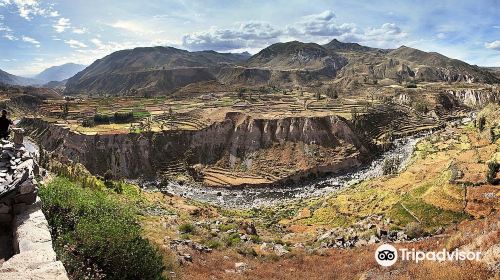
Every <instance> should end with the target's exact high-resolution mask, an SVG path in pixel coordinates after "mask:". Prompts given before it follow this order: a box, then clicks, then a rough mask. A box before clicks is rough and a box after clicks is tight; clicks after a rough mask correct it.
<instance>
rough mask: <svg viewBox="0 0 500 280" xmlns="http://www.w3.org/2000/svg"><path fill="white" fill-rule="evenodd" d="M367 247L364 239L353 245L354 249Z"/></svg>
mask: <svg viewBox="0 0 500 280" xmlns="http://www.w3.org/2000/svg"><path fill="white" fill-rule="evenodd" d="M366 245H368V241H366V240H364V239H360V240H358V241H356V243H355V244H354V246H355V247H362V246H366Z"/></svg>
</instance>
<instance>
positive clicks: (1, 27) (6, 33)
mask: <svg viewBox="0 0 500 280" xmlns="http://www.w3.org/2000/svg"><path fill="white" fill-rule="evenodd" d="M0 33H1V34H2V36H3V37H4V38H5V39H7V40H10V41H15V40H17V39H18V38H17V37H16V36H14V34H13V32H12V29H10V27H8V26H7V25H5V24H3V22H0Z"/></svg>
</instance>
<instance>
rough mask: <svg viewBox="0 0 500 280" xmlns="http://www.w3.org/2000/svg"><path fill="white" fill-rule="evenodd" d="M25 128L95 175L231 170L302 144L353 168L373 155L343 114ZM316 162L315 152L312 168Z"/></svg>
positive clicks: (29, 122) (30, 124) (30, 123)
mask: <svg viewBox="0 0 500 280" xmlns="http://www.w3.org/2000/svg"><path fill="white" fill-rule="evenodd" d="M21 125H22V126H24V127H25V128H26V129H27V131H28V133H29V135H30V136H31V137H32V138H34V139H35V140H36V141H37V142H38V143H39V144H40V145H41V146H42V147H43V148H44V149H45V150H47V151H49V152H50V151H57V154H58V155H60V157H61V159H62V160H63V161H64V160H65V159H67V160H72V161H77V162H80V163H82V164H84V165H85V166H86V167H87V169H88V170H89V171H90V172H92V173H94V174H103V173H104V172H106V171H107V170H108V169H109V170H111V171H113V173H114V174H116V175H117V176H120V177H127V178H137V177H143V176H144V177H149V176H154V175H155V174H156V172H157V171H159V170H161V169H162V168H165V167H168V166H169V165H173V164H176V163H179V162H184V163H186V164H189V165H193V164H198V163H199V164H203V165H215V164H217V163H218V162H219V161H221V160H222V159H223V158H224V157H225V158H229V159H230V162H229V163H228V166H227V167H228V168H232V167H234V163H235V162H237V161H244V160H245V158H247V157H248V156H251V155H255V154H256V153H258V152H260V151H263V150H266V149H271V148H273V147H281V146H284V145H288V144H293V145H295V144H300V145H301V147H305V148H303V150H304V149H306V150H307V149H308V147H312V146H314V147H318V149H319V150H321V149H323V150H322V151H327V154H326V155H322V157H324V158H326V160H325V162H328V159H329V158H333V157H337V158H341V159H342V158H348V157H350V158H351V159H350V162H351V163H352V165H359V164H361V161H362V160H363V159H364V158H366V157H368V156H369V151H368V149H367V148H365V146H363V144H362V143H361V142H360V140H359V139H358V137H357V135H356V134H355V133H354V132H353V130H351V127H350V124H349V122H348V121H347V120H345V119H344V118H342V117H338V116H325V117H288V118H281V119H259V118H252V117H250V116H247V115H244V114H241V113H228V114H227V115H226V117H225V119H224V121H222V122H216V123H213V124H212V125H210V126H208V127H206V128H204V129H201V130H197V131H192V130H180V131H163V132H148V133H140V134H138V133H132V134H112V135H85V134H80V133H77V132H74V131H71V130H69V129H68V128H66V127H64V126H59V125H56V124H51V123H48V122H46V121H43V120H41V119H24V120H23V121H22V122H21ZM352 158H355V159H356V160H352ZM277 160H281V159H277ZM308 160H309V159H308ZM314 160H315V159H314V154H312V155H311V159H310V160H309V161H312V162H313V163H312V165H314ZM309 165H311V164H309ZM342 166H343V167H344V168H348V167H349V166H344V165H342ZM308 167H309V166H308Z"/></svg>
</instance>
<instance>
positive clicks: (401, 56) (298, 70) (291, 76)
mask: <svg viewBox="0 0 500 280" xmlns="http://www.w3.org/2000/svg"><path fill="white" fill-rule="evenodd" d="M378 80H392V82H393V83H403V82H408V81H424V82H451V83H456V82H458V83H460V82H466V83H476V82H481V83H498V82H500V80H499V79H498V77H496V76H495V75H494V74H493V73H492V71H489V70H487V69H485V68H480V67H478V66H474V65H470V64H467V63H465V62H463V61H460V60H457V59H451V58H448V57H446V56H444V55H442V54H438V53H433V52H424V51H420V50H417V49H413V48H409V47H405V46H402V47H400V48H397V49H378V48H370V47H366V46H362V45H360V44H357V43H343V42H340V41H338V40H332V41H331V42H329V43H327V44H324V45H318V44H315V43H302V42H298V41H293V42H286V43H277V44H273V45H271V46H269V47H267V48H265V49H263V50H261V51H260V52H259V53H257V54H255V55H254V56H251V57H249V54H248V53H242V54H233V53H218V52H215V51H199V52H189V51H186V50H181V49H176V48H171V47H150V48H135V49H131V50H122V51H117V52H114V53H112V54H110V55H108V56H106V57H104V58H102V59H98V60H96V61H95V62H94V63H92V65H90V66H89V67H87V68H86V69H84V70H83V71H81V72H79V73H78V74H76V75H75V76H73V77H71V78H70V79H69V80H68V82H67V83H66V91H65V92H66V93H67V94H74V93H87V94H111V95H137V94H143V93H148V94H168V93H171V92H173V91H175V90H177V89H179V88H181V87H184V86H186V85H189V84H193V83H198V82H204V81H216V82H220V83H222V84H229V85H237V86H240V85H241V86H245V85H247V86H261V85H268V84H274V85H280V86H285V87H287V86H295V85H313V84H315V83H317V82H318V81H322V82H327V83H328V84H332V85H334V86H337V87H341V88H351V87H357V86H358V85H360V84H364V83H368V84H374V83H376V82H377V81H378Z"/></svg>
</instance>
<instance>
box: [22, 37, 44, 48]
mask: <svg viewBox="0 0 500 280" xmlns="http://www.w3.org/2000/svg"><path fill="white" fill-rule="evenodd" d="M21 39H22V40H23V41H24V42H26V43H30V44H33V45H35V47H37V48H39V47H40V42H38V41H37V40H35V39H33V38H31V37H28V36H23V37H21Z"/></svg>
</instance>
